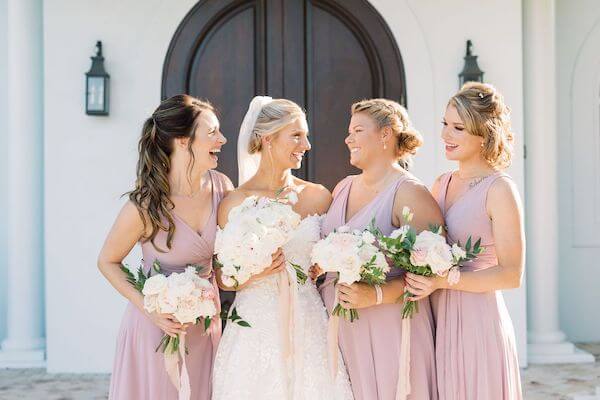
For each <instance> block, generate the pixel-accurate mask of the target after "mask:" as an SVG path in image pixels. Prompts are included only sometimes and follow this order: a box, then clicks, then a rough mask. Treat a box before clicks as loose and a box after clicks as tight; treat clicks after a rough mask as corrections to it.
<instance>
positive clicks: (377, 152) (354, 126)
mask: <svg viewBox="0 0 600 400" xmlns="http://www.w3.org/2000/svg"><path fill="white" fill-rule="evenodd" d="M383 136H384V135H383V133H382V128H379V127H378V126H377V122H375V120H374V119H373V118H371V117H370V116H369V115H368V114H366V113H364V112H358V113H354V114H353V115H352V118H351V119H350V125H349V127H348V136H346V139H345V142H346V146H348V150H350V164H352V165H353V166H355V167H356V168H360V169H364V168H365V167H366V166H368V165H369V164H370V162H371V161H372V160H374V159H375V158H377V157H381V156H382V155H385V156H389V154H388V153H389V152H384V151H383V144H384V142H383V140H384V139H386V138H388V137H389V136H391V135H386V137H385V138H384V137H383ZM389 139H392V140H389ZM389 139H388V140H389V143H388V144H386V147H387V148H390V147H391V148H392V149H393V148H394V146H395V143H393V140H394V138H393V137H390V138H389Z"/></svg>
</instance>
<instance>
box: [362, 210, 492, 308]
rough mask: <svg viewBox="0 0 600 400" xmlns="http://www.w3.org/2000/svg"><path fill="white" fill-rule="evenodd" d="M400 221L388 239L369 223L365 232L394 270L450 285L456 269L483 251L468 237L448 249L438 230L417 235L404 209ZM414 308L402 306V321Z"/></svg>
mask: <svg viewBox="0 0 600 400" xmlns="http://www.w3.org/2000/svg"><path fill="white" fill-rule="evenodd" d="M402 218H403V219H404V225H403V226H402V227H401V228H399V229H396V230H394V231H393V232H392V233H391V234H390V235H389V236H385V235H383V234H382V233H381V231H379V229H377V228H376V227H375V226H374V224H373V223H371V227H370V228H369V230H370V231H371V233H372V234H373V235H374V236H376V237H377V241H378V242H379V245H380V247H381V249H382V251H383V252H384V253H385V255H386V256H387V257H388V258H389V259H390V260H392V263H393V265H394V267H397V268H401V269H403V270H405V271H408V272H411V273H413V274H417V275H422V276H433V275H438V276H442V277H448V282H449V284H450V285H454V284H456V283H457V282H458V280H459V279H460V272H459V265H460V264H461V263H463V262H465V261H471V260H473V259H475V258H476V257H477V256H478V255H479V254H481V253H482V252H483V250H484V248H483V247H481V239H479V240H477V241H476V242H475V244H474V245H472V240H471V237H469V238H468V240H467V243H466V244H465V247H464V248H463V247H462V246H461V244H460V242H458V243H455V244H453V245H452V246H450V245H448V243H447V242H446V238H445V237H444V236H442V232H443V228H442V227H441V226H434V225H432V226H430V227H429V230H426V231H423V232H421V233H419V234H417V233H416V231H415V230H414V229H413V228H412V227H411V226H410V225H409V223H410V221H411V220H412V218H413V214H412V212H411V210H410V209H409V208H408V207H404V209H403V210H402ZM410 296H411V294H410V293H409V292H408V291H407V292H405V293H404V298H408V297H410ZM417 307H418V305H417V302H414V301H408V302H405V304H404V308H403V310H402V317H403V318H411V317H412V316H413V314H414V313H415V312H418V308H417Z"/></svg>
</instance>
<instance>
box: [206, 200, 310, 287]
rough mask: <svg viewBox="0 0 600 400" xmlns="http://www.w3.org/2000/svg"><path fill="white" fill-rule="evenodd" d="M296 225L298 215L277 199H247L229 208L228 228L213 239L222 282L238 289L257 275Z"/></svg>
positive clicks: (218, 232) (285, 202)
mask: <svg viewBox="0 0 600 400" xmlns="http://www.w3.org/2000/svg"><path fill="white" fill-rule="evenodd" d="M299 224H300V215H299V214H298V213H296V212H294V210H292V207H291V205H290V204H288V202H287V201H282V200H280V199H269V198H266V197H260V198H259V197H257V196H250V197H247V198H246V199H245V200H244V201H243V202H242V204H240V205H239V206H236V207H234V208H232V209H231V212H230V213H229V221H228V222H227V225H225V227H224V228H223V229H218V231H217V237H216V240H215V254H216V255H217V256H216V265H217V267H218V268H220V269H221V280H222V281H223V283H224V284H225V285H227V286H230V287H237V286H239V285H242V284H244V283H245V282H247V281H248V279H250V277H251V276H253V275H257V274H260V273H261V272H262V271H263V270H264V269H265V268H267V267H268V266H269V265H271V262H272V258H271V257H272V255H273V254H274V253H275V252H277V250H278V249H279V248H280V247H282V246H283V245H284V244H285V243H287V241H288V240H289V237H290V234H291V233H292V231H293V230H294V229H296V227H297V226H298V225H299Z"/></svg>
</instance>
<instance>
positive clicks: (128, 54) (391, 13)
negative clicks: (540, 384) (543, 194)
mask: <svg viewBox="0 0 600 400" xmlns="http://www.w3.org/2000/svg"><path fill="white" fill-rule="evenodd" d="M194 3H195V2H194V1H192V0H185V1H183V0H181V1H177V2H169V1H165V0H163V1H161V0H146V1H136V2H134V1H127V2H122V1H117V0H106V1H104V2H89V1H69V0H47V1H45V2H44V41H45V77H46V79H45V160H46V168H45V187H46V198H45V207H46V208H45V213H46V220H45V224H46V225H45V229H46V236H45V237H46V259H45V261H46V299H47V300H46V321H47V348H48V369H49V371H51V372H62V371H75V372H96V371H110V368H111V363H112V358H113V354H114V343H115V335H116V332H117V330H118V327H119V321H120V318H121V313H122V310H123V307H124V304H125V302H124V300H123V299H122V298H121V297H120V296H119V295H118V294H117V293H116V292H115V291H114V289H112V287H110V285H109V284H108V283H107V282H106V281H105V280H104V279H103V278H102V277H101V276H100V274H99V272H98V271H97V269H96V265H95V263H96V256H97V253H98V251H99V249H100V247H101V245H102V241H103V239H104V236H105V234H106V232H107V230H108V229H109V227H110V225H111V223H112V221H113V219H114V217H115V215H116V213H117V211H118V209H119V208H120V206H121V204H122V203H123V200H121V199H119V195H120V194H122V193H123V192H125V191H126V190H128V189H129V188H130V187H131V184H132V182H133V178H134V168H135V162H136V141H137V138H138V135H139V129H140V123H141V121H142V120H143V118H145V117H146V116H147V115H148V113H149V112H151V111H152V109H153V108H154V107H155V106H156V104H157V102H158V100H159V96H160V77H161V70H162V63H163V60H164V55H165V52H166V49H167V47H168V43H169V41H170V39H171V36H172V34H173V33H174V31H175V29H176V27H177V25H178V23H179V22H180V20H181V19H182V18H183V16H184V15H185V13H186V12H187V11H188V10H189V9H190V8H191V6H192V5H193V4H194ZM372 3H373V4H374V6H375V7H376V8H377V9H378V10H379V11H380V12H381V13H382V15H383V16H384V18H385V19H386V20H387V22H388V24H389V25H390V27H391V29H392V31H393V33H394V35H395V36H396V39H397V40H398V44H399V48H400V51H401V52H402V55H403V58H404V62H405V67H406V77H407V85H408V102H409V111H410V113H411V116H412V118H413V120H414V122H415V124H416V126H417V127H418V128H419V129H420V130H421V131H422V132H423V134H424V135H425V138H426V140H427V144H426V146H425V148H424V149H423V151H421V153H420V155H419V157H418V158H417V163H416V169H415V171H416V173H417V175H419V176H421V177H422V178H423V179H424V181H426V182H427V183H431V182H432V181H433V179H434V178H435V176H437V175H438V174H439V173H441V172H442V171H445V170H447V169H449V168H450V165H449V164H447V163H446V162H445V161H444V160H443V154H444V153H443V150H442V146H441V144H440V141H439V139H438V138H439V131H440V123H439V121H440V120H441V116H442V115H443V110H444V106H445V103H446V100H447V98H448V97H449V96H450V95H452V94H453V93H454V92H455V91H456V90H457V89H458V77H457V75H458V73H459V72H460V70H461V69H462V66H463V59H462V57H463V55H464V51H465V41H466V39H472V40H473V42H474V51H475V53H476V54H477V55H479V61H480V66H481V68H482V69H483V70H485V71H486V75H485V80H486V81H487V82H493V83H494V84H495V85H496V86H497V87H498V88H499V89H500V90H501V91H502V92H503V93H504V94H505V97H506V100H507V102H508V103H509V104H510V105H511V106H512V109H513V112H514V115H513V123H514V128H515V131H516V133H517V156H516V157H515V165H514V167H513V168H512V170H511V173H512V175H513V176H514V177H515V179H516V180H517V182H519V184H520V185H521V189H522V182H523V173H522V166H523V163H522V151H521V149H522V143H523V141H522V127H523V122H522V121H523V118H522V109H523V104H522V56H521V52H522V45H521V5H520V1H517V0H511V1H504V0H502V1H500V0H497V1H490V2H477V1H474V0H456V1H454V2H452V5H451V4H450V2H439V1H435V0H419V1H416V0H373V1H372ZM490 15H493V16H494V18H489V16H490ZM482 21H485V22H482ZM0 26H1V25H0ZM499 38H502V40H500V39H499ZM98 39H101V40H102V41H103V43H104V50H105V57H106V68H107V70H108V72H109V73H110V74H111V93H112V95H111V115H110V116H109V117H107V118H106V117H89V116H86V115H85V113H84V98H83V96H84V89H85V86H84V84H85V82H84V72H85V71H87V70H88V69H89V67H90V59H89V57H90V56H91V55H92V54H93V52H94V44H95V41H96V40H98ZM0 46H1V44H0ZM0 49H1V47H0ZM0 73H1V70H0ZM0 147H1V146H0ZM0 151H1V150H0ZM0 159H2V158H1V157H0ZM0 179H1V178H0ZM1 182H2V181H1V180H0V183H1ZM0 201H1V200H0ZM137 259H139V253H137V252H136V254H134V255H133V256H132V257H131V260H132V262H134V263H135V262H136V260H137ZM0 289H1V288H0ZM507 297H508V302H509V307H510V309H511V312H512V315H513V319H514V322H515V326H516V328H517V331H518V340H519V349H520V351H521V354H522V355H524V353H525V352H524V346H525V330H526V329H525V298H524V291H523V290H522V289H521V290H518V291H512V292H511V293H508V296H507ZM0 304H1V303H0Z"/></svg>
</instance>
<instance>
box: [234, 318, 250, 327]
mask: <svg viewBox="0 0 600 400" xmlns="http://www.w3.org/2000/svg"><path fill="white" fill-rule="evenodd" d="M236 324H238V325H240V326H243V327H246V328H251V326H250V324H249V323H247V322H246V321H243V320H242V321H239V322H236Z"/></svg>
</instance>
